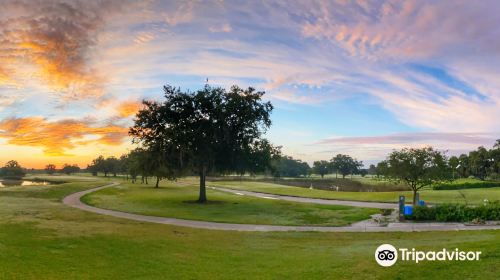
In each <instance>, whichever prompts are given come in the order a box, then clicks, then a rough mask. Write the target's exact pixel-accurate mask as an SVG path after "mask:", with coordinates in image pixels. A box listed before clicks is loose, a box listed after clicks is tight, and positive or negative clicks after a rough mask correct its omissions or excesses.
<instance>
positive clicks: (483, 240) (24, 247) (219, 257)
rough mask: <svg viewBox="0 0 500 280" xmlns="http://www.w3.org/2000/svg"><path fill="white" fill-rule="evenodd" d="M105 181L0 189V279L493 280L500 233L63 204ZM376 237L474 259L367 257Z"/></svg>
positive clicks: (377, 242)
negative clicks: (227, 224) (334, 227)
mask: <svg viewBox="0 0 500 280" xmlns="http://www.w3.org/2000/svg"><path fill="white" fill-rule="evenodd" d="M107 182H108V181H105V182H98V181H94V182H92V181H90V182H78V183H67V184H62V185H57V186H50V187H30V188H21V187H18V188H9V189H2V190H0V204H1V205H2V207H1V208H0V244H1V245H0V247H1V250H0V262H1V263H2V266H0V278H1V279H54V278H57V279H165V278H170V279H172V278H173V279H175V278H191V279H192V278H200V277H202V276H203V277H204V278H206V277H211V278H217V279H234V278H245V279H269V278H274V279H276V278H283V277H286V278H290V279H304V278H330V277H332V275H336V276H335V278H336V279H353V278H363V279H380V278H386V279H392V278H405V279H419V278H423V277H425V278H427V279H429V278H432V279H442V278H445V277H446V278H447V279H464V278H471V279H472V278H475V276H478V275H481V279H495V277H496V275H497V274H498V272H499V271H498V266H497V264H498V260H499V258H500V256H499V255H498V252H499V251H500V242H498V240H500V232H498V231H478V232H421V233H419V232H415V233H313V232H289V233H277V232H268V233H257V232H226V231H211V230H197V229H188V228H182V227H175V226H166V225H156V224H149V223H139V222H134V221H128V220H123V219H118V218H112V217H106V216H102V215H97V214H92V213H87V212H83V211H80V210H77V209H73V208H70V207H67V206H65V205H63V204H61V199H62V197H64V196H66V195H68V194H70V193H73V192H76V191H79V190H84V189H88V188H92V187H95V186H97V185H101V184H106V183H107ZM193 195H195V194H193ZM382 243H391V244H393V245H395V246H401V247H404V246H406V247H409V248H411V247H415V248H418V249H429V250H431V249H432V250H438V249H441V248H449V249H453V248H457V247H458V248H460V249H462V250H481V251H482V258H481V260H480V261H478V262H447V263H440V262H422V263H419V264H418V265H416V264H414V263H398V264H397V265H395V266H393V267H391V268H382V267H380V266H378V265H377V263H376V262H375V260H374V259H373V252H374V250H375V248H376V247H377V246H378V245H380V244H382ZM285 264H286V265H285ZM416 268H418V269H416Z"/></svg>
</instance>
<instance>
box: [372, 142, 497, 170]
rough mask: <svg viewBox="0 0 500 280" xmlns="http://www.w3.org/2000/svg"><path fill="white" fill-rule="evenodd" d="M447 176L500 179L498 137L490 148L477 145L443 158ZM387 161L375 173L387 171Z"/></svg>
mask: <svg viewBox="0 0 500 280" xmlns="http://www.w3.org/2000/svg"><path fill="white" fill-rule="evenodd" d="M445 162H446V166H447V168H448V169H447V172H449V174H448V176H449V177H451V178H452V179H457V178H468V177H474V178H477V179H480V180H486V179H490V180H499V179H500V176H499V174H500V139H498V140H496V142H495V144H494V145H493V148H492V149H489V150H488V149H486V148H484V147H482V146H481V147H478V148H477V149H476V150H474V151H470V152H469V154H468V155H467V154H461V155H460V156H458V157H457V156H451V157H449V158H445ZM388 164H389V162H388V161H381V162H379V163H378V164H377V166H376V168H375V174H376V175H378V176H383V175H385V174H387V172H388V170H387V169H388ZM370 168H371V167H370Z"/></svg>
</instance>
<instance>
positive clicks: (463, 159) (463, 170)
mask: <svg viewBox="0 0 500 280" xmlns="http://www.w3.org/2000/svg"><path fill="white" fill-rule="evenodd" d="M457 172H458V174H459V175H460V177H462V178H467V177H469V157H468V156H467V155H466V154H461V155H460V156H459V157H458V165H457Z"/></svg>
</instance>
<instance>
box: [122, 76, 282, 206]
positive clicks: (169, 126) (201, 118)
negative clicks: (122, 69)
mask: <svg viewBox="0 0 500 280" xmlns="http://www.w3.org/2000/svg"><path fill="white" fill-rule="evenodd" d="M163 89H164V96H165V99H164V100H163V102H155V101H144V102H143V104H144V108H143V109H142V110H140V111H139V113H138V114H137V116H136V119H135V124H134V126H133V127H131V128H130V135H132V136H133V137H134V142H136V143H140V144H141V145H142V146H144V147H145V148H146V149H148V150H156V151H161V153H162V156H163V157H165V158H166V162H168V163H169V167H170V168H173V169H174V170H175V171H180V170H186V169H191V170H194V171H195V172H197V173H198V174H199V177H200V192H199V198H198V201H199V202H205V201H206V200H207V197H206V188H205V181H206V176H207V173H208V172H211V171H215V172H218V173H227V172H238V173H242V172H243V171H244V170H248V171H258V170H262V169H263V168H265V167H266V166H267V165H268V164H269V159H270V158H271V154H272V153H273V151H274V150H275V149H274V148H273V147H272V146H271V145H270V144H269V143H268V142H267V141H266V140H265V139H262V138H261V136H262V134H263V133H265V131H266V130H267V129H268V128H269V127H270V125H271V119H270V113H271V111H272V109H273V106H272V105H271V103H270V102H264V101H262V96H263V95H264V92H259V91H256V90H255V89H253V88H248V89H241V88H239V87H237V86H233V87H231V89H230V90H228V91H227V90H225V89H223V88H219V87H211V86H209V85H206V86H205V87H204V88H203V89H201V90H198V91H196V92H186V91H181V90H180V89H179V88H175V87H172V86H169V85H167V86H164V88H163ZM172 174H176V173H174V172H173V173H172Z"/></svg>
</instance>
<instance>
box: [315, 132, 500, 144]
mask: <svg viewBox="0 0 500 280" xmlns="http://www.w3.org/2000/svg"><path fill="white" fill-rule="evenodd" d="M497 137H498V136H497ZM495 140H496V139H495V136H494V134H488V133H442V132H413V133H395V134H390V135H381V136H359V137H335V138H327V139H323V140H320V141H318V142H317V144H353V145H358V144H391V145H392V144H415V143H420V144H426V143H432V142H443V143H448V144H472V145H477V146H480V145H491V144H492V143H493V142H494V141H495Z"/></svg>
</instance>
